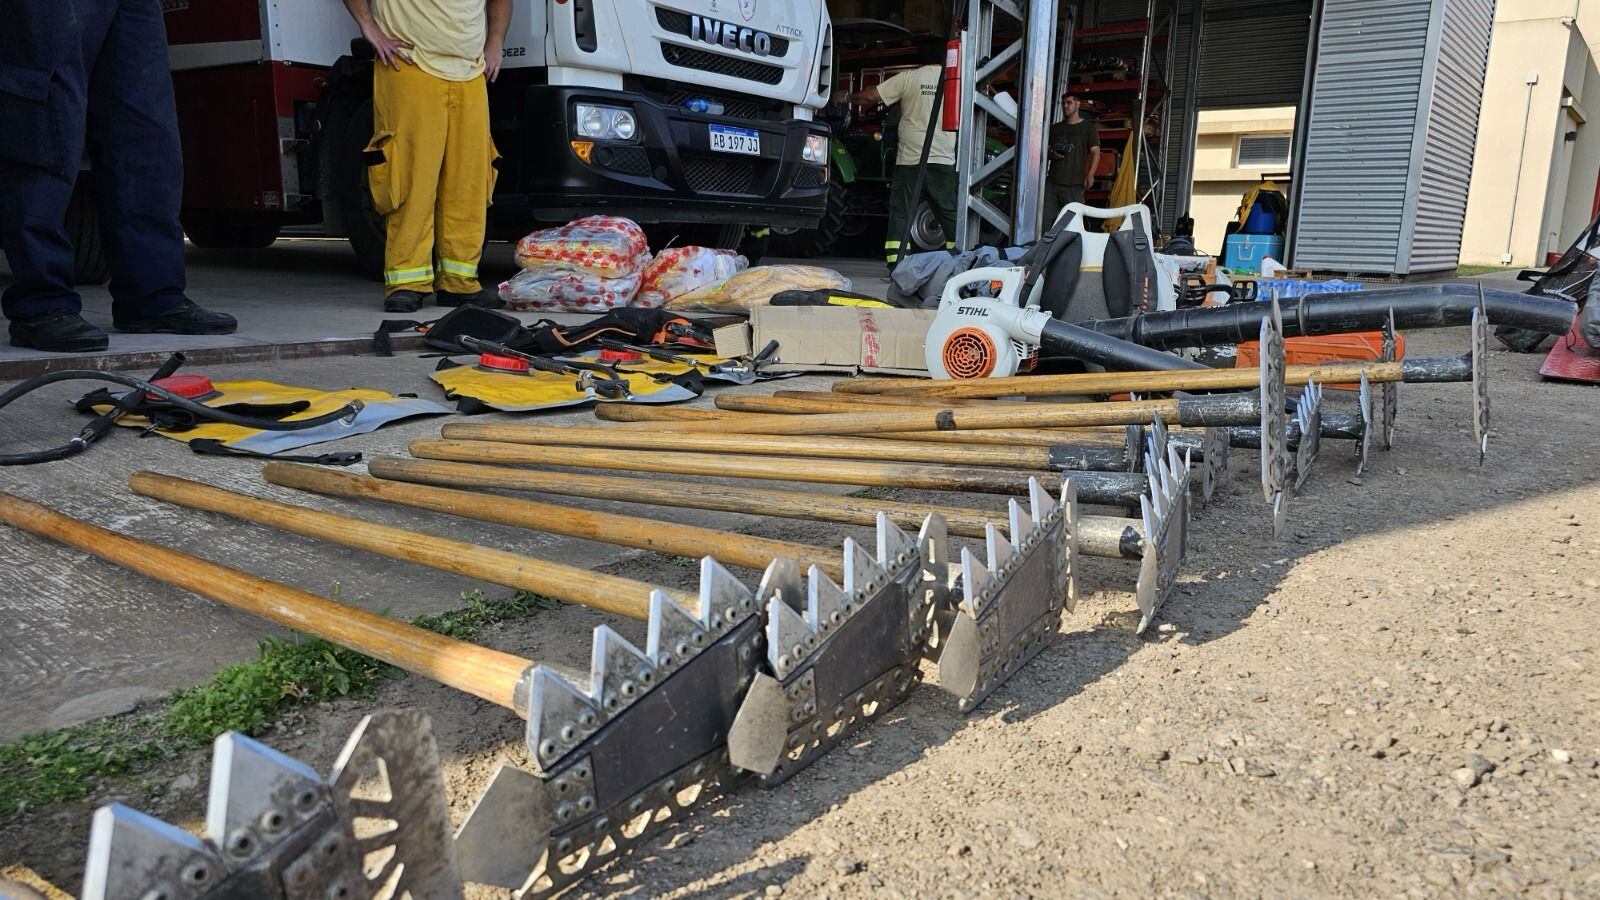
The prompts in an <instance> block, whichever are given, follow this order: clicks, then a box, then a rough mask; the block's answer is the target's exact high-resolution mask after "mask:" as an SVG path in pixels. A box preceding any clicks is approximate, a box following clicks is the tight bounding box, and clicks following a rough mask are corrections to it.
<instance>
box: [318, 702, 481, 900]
mask: <svg viewBox="0 0 1600 900" xmlns="http://www.w3.org/2000/svg"><path fill="white" fill-rule="evenodd" d="M329 781H331V782H332V783H333V800H334V803H335V804H336V805H337V806H338V808H339V810H340V813H341V817H342V818H343V819H344V821H346V822H350V823H354V825H355V828H356V831H355V837H356V853H357V854H358V858H360V859H362V860H370V859H377V858H381V860H382V861H381V863H379V864H378V865H376V866H369V867H367V868H366V870H365V872H364V875H365V878H366V883H367V891H366V893H365V894H364V896H379V895H380V894H381V892H382V891H383V890H385V889H389V890H391V891H392V893H391V896H394V897H402V896H405V895H406V894H407V893H409V894H410V895H411V896H412V897H418V898H420V897H441V898H445V897H460V896H461V873H460V871H459V870H458V869H457V867H456V856H455V841H454V837H453V835H452V834H451V832H452V830H453V829H452V828H451V824H450V806H449V804H448V803H446V802H445V798H444V778H443V776H442V774H441V773H440V771H439V745H438V743H437V742H436V741H435V740H434V738H433V725H432V723H431V722H430V721H429V719H428V715H427V713H424V712H422V711H421V710H416V709H407V710H385V711H382V712H377V713H374V714H372V715H370V716H367V717H366V718H365V719H363V720H362V721H361V724H359V725H357V726H356V729H355V731H353V732H351V734H350V738H349V739H348V740H346V741H345V745H344V750H343V751H342V752H340V754H339V758H338V760H337V761H336V762H335V763H334V764H333V774H332V775H330V776H329ZM369 825H372V826H373V827H370V828H369V827H368V826H369ZM391 825H393V826H394V827H390V826H391ZM322 849H323V851H324V852H326V851H327V847H326V845H324V846H323V847H322ZM326 896H333V895H332V894H328V895H326Z"/></svg>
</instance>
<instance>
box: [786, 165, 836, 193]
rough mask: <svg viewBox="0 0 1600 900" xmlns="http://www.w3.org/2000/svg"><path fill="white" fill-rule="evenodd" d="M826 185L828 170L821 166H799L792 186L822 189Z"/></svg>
mask: <svg viewBox="0 0 1600 900" xmlns="http://www.w3.org/2000/svg"><path fill="white" fill-rule="evenodd" d="M827 183H828V170H827V169H824V168H823V167H821V166H801V167H800V171H799V172H797V173H795V176H794V186H795V187H797V188H815V187H822V186H823V185H825V184H827Z"/></svg>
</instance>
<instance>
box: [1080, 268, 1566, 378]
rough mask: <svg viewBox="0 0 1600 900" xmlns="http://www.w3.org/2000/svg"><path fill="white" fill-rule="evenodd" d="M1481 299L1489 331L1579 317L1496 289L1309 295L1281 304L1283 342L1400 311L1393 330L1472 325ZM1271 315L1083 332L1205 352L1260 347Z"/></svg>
mask: <svg viewBox="0 0 1600 900" xmlns="http://www.w3.org/2000/svg"><path fill="white" fill-rule="evenodd" d="M1480 296H1481V297H1482V300H1483V306H1484V310H1485V311H1486V312H1487V313H1488V316H1489V322H1490V324H1493V325H1497V326H1507V327H1512V328H1522V329H1526V330H1529V331H1537V332H1542V333H1545V334H1565V333H1566V332H1567V331H1568V330H1569V329H1570V328H1571V327H1572V319H1573V316H1574V315H1576V309H1575V308H1574V307H1573V305H1572V304H1571V303H1569V302H1567V301H1565V300H1560V299H1555V298H1549V297H1535V296H1531V295H1528V294H1519V293H1515V292H1513V291H1501V290H1493V289H1483V290H1481V292H1480V289H1479V288H1478V287H1477V286H1475V285H1466V284H1433V285H1419V286H1415V287H1401V288H1387V289H1384V290H1378V291H1359V292H1356V293H1351V294H1336V295H1329V296H1318V295H1314V294H1309V295H1306V296H1304V297H1290V298H1286V299H1282V300H1279V301H1278V302H1279V305H1281V306H1282V307H1283V333H1284V336H1286V337H1302V336H1306V335H1318V334H1345V333H1349V332H1352V331H1376V330H1378V329H1380V328H1382V327H1383V325H1384V323H1385V322H1387V321H1388V318H1389V311H1390V310H1393V311H1394V324H1395V327H1396V328H1399V329H1401V330H1404V329H1407V328H1447V327H1450V326H1454V325H1470V324H1471V323H1472V311H1473V310H1474V309H1476V308H1477V306H1478V301H1479V298H1480ZM1271 308H1272V304H1271V301H1268V300H1257V301H1253V302H1249V303H1230V304H1228V305H1226V306H1202V307H1195V308H1193V309H1179V310H1172V311H1169V312H1156V313H1141V314H1138V315H1133V316H1127V317H1124V318H1120V319H1100V320H1097V321H1090V322H1085V323H1083V326H1084V327H1085V328H1086V329H1087V330H1091V331H1094V332H1096V333H1097V334H1100V335H1104V336H1108V337H1114V338H1119V339H1121V340H1123V341H1131V342H1132V343H1135V344H1139V345H1142V346H1145V347H1155V348H1161V349H1173V348H1177V347H1203V346H1207V345H1210V344H1234V343H1238V342H1240V341H1253V340H1255V339H1256V337H1257V335H1258V334H1259V332H1260V329H1261V320H1262V319H1263V318H1265V317H1266V316H1267V315H1269V314H1270V311H1271ZM1127 368H1132V367H1131V366H1129V367H1127ZM1141 368H1148V367H1145V366H1141Z"/></svg>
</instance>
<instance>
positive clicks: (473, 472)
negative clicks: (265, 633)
mask: <svg viewBox="0 0 1600 900" xmlns="http://www.w3.org/2000/svg"><path fill="white" fill-rule="evenodd" d="M367 468H368V471H370V472H372V474H374V475H376V476H378V477H379V478H392V479H395V480H397V481H409V482H415V483H420V484H438V485H447V486H453V487H472V488H493V489H495V490H510V491H540V492H543V493H549V494H564V495H567V496H571V497H594V498H597V499H602V500H626V501H628V502H630V503H650V504H655V505H657V506H675V507H684V508H688V509H716V510H722V511H724V512H748V511H750V510H752V509H759V510H761V511H762V512H763V513H765V514H766V515H770V516H780V517H782V518H786V519H814V520H817V521H823V522H840V523H844V524H847V525H866V526H871V525H873V524H874V523H875V522H877V518H878V513H879V512H885V513H888V514H889V517H890V518H891V519H893V520H894V523H895V524H896V525H899V526H900V527H901V528H904V529H906V530H907V531H915V530H916V529H917V528H920V527H921V526H922V521H923V519H925V518H927V517H928V515H929V514H931V513H938V514H940V515H942V516H944V517H945V520H946V522H947V523H948V526H949V530H950V533H951V534H954V535H958V536H961V537H973V538H981V537H983V536H984V526H985V525H987V524H989V523H991V522H994V523H1003V522H1004V520H1005V512H1004V510H997V511H994V512H989V511H986V510H982V509H968V508H962V507H950V506H946V505H944V504H938V505H933V504H923V503H905V502H901V501H891V500H864V499H861V498H858V497H836V496H832V495H829V494H821V493H817V492H815V491H785V490H773V489H768V488H754V487H743V486H734V485H727V484H716V483H713V482H694V483H687V482H681V481H663V480H661V479H659V478H649V479H645V478H624V477H619V476H616V475H578V474H575V473H569V472H540V471H538V470H536V469H512V468H507V467H505V466H485V465H475V464H472V463H458V462H436V461H433V460H425V459H407V458H405V457H400V456H379V457H375V458H374V459H372V460H371V461H370V462H369V463H368V464H367Z"/></svg>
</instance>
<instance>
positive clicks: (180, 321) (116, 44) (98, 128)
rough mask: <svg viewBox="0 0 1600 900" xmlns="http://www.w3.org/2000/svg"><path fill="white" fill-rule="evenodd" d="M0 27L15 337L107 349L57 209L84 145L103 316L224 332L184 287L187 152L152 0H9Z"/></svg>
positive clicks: (122, 327)
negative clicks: (106, 270) (100, 249)
mask: <svg viewBox="0 0 1600 900" xmlns="http://www.w3.org/2000/svg"><path fill="white" fill-rule="evenodd" d="M4 19H5V22H4V24H3V25H0V243H3V244H4V246H5V253H6V260H7V261H8V262H9V263H10V265H11V273H12V283H11V284H10V285H9V286H8V287H6V289H5V293H4V295H3V297H0V305H3V307H4V311H5V315H6V318H8V319H10V320H11V323H10V325H11V343H12V344H15V345H17V346H19V347H33V348H37V349H40V350H50V351H60V352H88V351H95V350H104V349H105V348H106V345H107V339H106V334H105V332H103V331H101V330H100V329H98V328H96V327H94V326H93V325H91V324H89V323H88V322H86V321H84V320H83V318H82V316H80V315H79V312H80V311H81V309H82V302H81V299H80V298H79V296H78V292H77V291H76V290H75V289H74V287H73V277H72V273H73V265H72V261H73V244H72V241H71V240H70V238H69V237H68V234H67V229H66V218H67V206H68V203H69V201H70V199H71V197H72V189H73V184H74V182H75V181H76V180H77V179H78V178H79V177H80V174H79V170H80V168H81V167H82V166H81V163H82V162H83V159H84V152H85V149H87V151H88V159H89V162H90V169H89V170H88V171H85V172H83V173H82V177H84V178H90V179H92V185H91V187H92V194H93V197H94V200H95V208H96V212H97V213H98V217H99V224H100V233H101V238H102V241H103V242H104V247H105V251H106V256H107V259H108V261H109V262H110V265H111V285H110V288H111V300H112V305H111V318H112V324H113V325H114V326H115V327H116V329H117V330H118V331H125V332H133V333H139V334H150V333H165V334H230V333H232V332H233V331H234V330H235V328H237V327H238V326H237V323H236V322H235V321H234V319H233V317H232V316H229V315H225V314H222V313H216V312H211V311H209V310H206V309H202V308H201V307H199V306H196V305H195V304H194V303H193V302H192V301H190V300H189V298H188V297H187V296H185V295H184V287H185V276H184V264H183V228H182V226H181V225H179V224H178V206H179V202H180V198H181V194H182V189H183V162H182V158H181V155H180V150H179V146H178V119H177V110H176V107H175V105H174V103H173V99H172V75H171V73H170V72H169V71H168V68H167V40H166V29H165V26H164V25H163V23H162V19H161V0H6V2H5V10H4Z"/></svg>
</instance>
